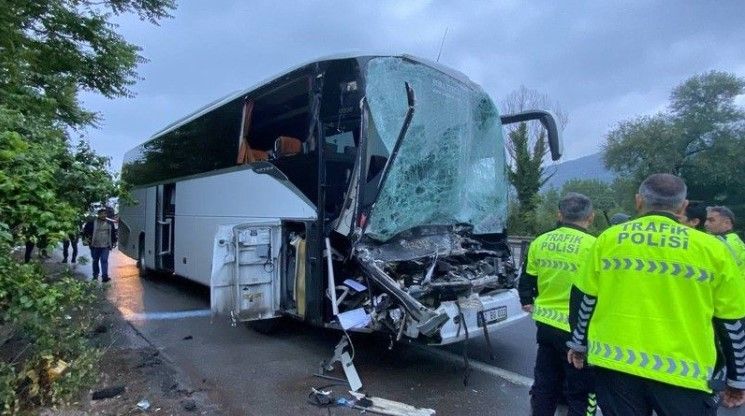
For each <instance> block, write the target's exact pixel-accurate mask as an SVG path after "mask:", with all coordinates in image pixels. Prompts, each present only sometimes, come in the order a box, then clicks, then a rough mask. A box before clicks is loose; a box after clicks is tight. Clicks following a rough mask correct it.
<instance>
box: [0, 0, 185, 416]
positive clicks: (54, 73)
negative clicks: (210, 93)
mask: <svg viewBox="0 0 745 416" xmlns="http://www.w3.org/2000/svg"><path fill="white" fill-rule="evenodd" d="M174 4H175V3H174V1H173V0H39V1H27V0H3V1H2V3H1V4H0V346H2V345H3V344H4V343H5V342H6V341H7V340H8V339H11V338H13V337H15V338H20V339H25V340H26V341H27V343H26V344H27V345H28V348H27V349H26V350H24V351H23V353H22V354H20V355H19V357H16V358H18V359H16V358H13V357H11V358H10V360H6V361H4V362H2V361H0V412H1V413H3V414H5V413H14V412H16V411H18V410H19V409H21V408H22V407H23V406H24V405H28V404H53V403H61V402H64V401H66V400H68V399H70V398H71V397H73V396H74V395H75V394H77V392H78V391H79V390H80V389H81V388H82V387H84V386H85V385H86V384H87V383H89V382H90V381H91V380H92V377H93V376H94V375H95V371H94V369H95V365H94V364H95V362H96V360H97V352H96V351H95V350H92V349H91V348H90V347H89V346H88V342H87V339H86V334H87V332H88V330H89V329H90V328H89V326H90V324H91V322H92V318H91V316H90V313H91V312H92V311H93V310H94V309H93V308H91V302H92V299H93V291H92V290H93V289H92V287H90V286H89V285H87V284H85V283H83V282H80V281H77V280H75V279H72V278H71V277H70V276H66V277H65V278H63V279H61V280H49V279H47V278H45V277H44V274H43V272H42V270H41V269H40V268H39V267H38V265H20V264H18V263H17V262H15V261H14V260H13V259H12V258H11V257H10V252H11V248H12V247H13V246H14V245H18V244H20V243H22V242H24V241H34V242H36V241H39V240H41V239H42V238H44V239H45V240H47V241H49V242H51V243H53V242H54V241H55V240H56V239H60V238H63V237H64V236H65V235H66V234H68V233H70V232H73V231H74V230H75V229H76V228H77V226H78V225H79V224H80V215H81V214H82V213H83V212H85V211H86V210H87V208H88V206H89V205H90V204H91V203H92V202H99V201H106V200H107V199H108V198H109V197H112V196H116V194H117V193H119V192H121V191H122V189H123V187H122V185H121V184H118V183H117V181H116V177H115V176H114V175H112V174H111V173H110V172H109V162H108V159H107V158H105V157H102V156H99V155H96V154H95V152H93V150H92V149H91V148H90V147H89V146H88V145H87V143H85V142H82V141H81V142H80V143H78V144H77V145H76V146H73V145H72V143H71V140H70V133H71V132H75V131H81V130H82V128H83V127H86V126H91V125H93V126H95V123H96V121H97V116H96V114H95V113H93V112H91V111H89V110H86V109H84V108H83V107H82V106H81V105H80V102H79V100H78V92H79V91H81V90H86V91H93V92H97V93H100V94H102V95H104V96H106V97H109V98H114V97H122V96H129V95H131V91H130V90H129V87H130V86H131V85H132V84H133V83H134V82H136V81H137V73H136V67H137V64H138V63H140V62H143V61H144V59H143V58H142V57H141V56H140V55H139V51H140V49H139V47H137V46H136V45H133V44H130V43H128V42H126V41H125V40H124V39H123V38H122V37H121V36H120V35H119V34H118V33H117V32H116V29H117V27H116V25H114V24H113V23H111V19H112V17H114V16H116V15H118V14H122V13H134V14H137V15H138V16H139V17H140V18H141V19H146V20H149V21H150V22H152V23H156V22H157V21H158V20H159V19H162V18H164V17H167V16H168V12H169V11H170V10H172V9H173V8H174ZM9 337H10V338H9ZM31 341H33V342H31Z"/></svg>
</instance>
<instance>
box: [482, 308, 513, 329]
mask: <svg viewBox="0 0 745 416" xmlns="http://www.w3.org/2000/svg"><path fill="white" fill-rule="evenodd" d="M505 319H507V307H506V306H498V307H496V308H492V309H485V310H483V311H482V312H481V316H480V317H479V320H478V321H479V326H480V327H482V326H484V325H489V324H493V323H495V322H500V321H504V320H505Z"/></svg>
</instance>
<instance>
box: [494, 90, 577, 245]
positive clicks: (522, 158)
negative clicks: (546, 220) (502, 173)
mask: <svg viewBox="0 0 745 416" xmlns="http://www.w3.org/2000/svg"><path fill="white" fill-rule="evenodd" d="M501 107H502V113H505V114H508V113H517V112H520V111H525V110H529V109H535V108H540V109H551V110H553V112H554V114H555V115H556V117H557V119H558V120H557V122H558V124H559V129H560V130H563V129H564V127H565V126H566V123H567V121H568V118H567V115H566V113H564V112H563V111H562V110H561V108H560V107H559V105H558V104H557V103H554V102H552V101H551V100H550V99H549V98H548V96H547V95H545V94H541V93H539V92H537V91H535V90H531V89H528V88H526V87H525V86H521V87H520V88H519V89H518V90H516V91H514V92H512V93H511V94H510V95H508V96H507V98H505V99H504V100H503V101H502V106H501ZM507 138H508V140H507V143H506V146H507V153H508V155H509V157H510V163H509V171H508V172H507V176H508V178H509V180H510V183H512V185H513V186H514V187H515V191H516V194H517V200H518V205H517V208H516V210H517V211H516V213H515V214H514V215H512V217H513V229H514V227H518V228H519V229H521V230H524V232H526V233H528V234H535V233H536V232H537V222H536V221H537V219H536V218H537V217H536V208H537V206H538V204H539V202H540V197H539V195H538V192H539V191H540V189H541V187H542V186H543V185H545V184H546V182H547V181H548V180H549V179H550V178H551V176H552V175H553V173H549V172H548V171H547V170H546V168H545V162H546V156H547V154H548V144H547V143H546V132H545V130H544V129H543V127H542V126H541V125H540V123H538V122H531V123H518V124H517V126H516V127H514V128H512V129H511V130H509V131H508V134H507ZM516 222H519V223H521V224H522V225H520V226H518V225H517V224H516Z"/></svg>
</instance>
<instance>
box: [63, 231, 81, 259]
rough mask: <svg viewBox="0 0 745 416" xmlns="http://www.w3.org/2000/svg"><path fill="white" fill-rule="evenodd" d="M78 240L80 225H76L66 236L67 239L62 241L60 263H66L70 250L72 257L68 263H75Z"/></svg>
mask: <svg viewBox="0 0 745 416" xmlns="http://www.w3.org/2000/svg"><path fill="white" fill-rule="evenodd" d="M78 240H80V223H77V224H76V226H75V229H74V230H73V231H72V232H71V233H70V234H68V235H67V238H66V239H64V240H63V241H62V263H67V259H68V257H69V254H70V248H72V257H70V262H71V263H75V262H76V261H77V258H78Z"/></svg>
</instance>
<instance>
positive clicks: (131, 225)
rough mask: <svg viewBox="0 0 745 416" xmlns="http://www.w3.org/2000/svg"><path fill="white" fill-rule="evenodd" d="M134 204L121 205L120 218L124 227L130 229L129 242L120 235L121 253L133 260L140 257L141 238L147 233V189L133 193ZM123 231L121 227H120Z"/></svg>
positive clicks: (136, 190)
mask: <svg viewBox="0 0 745 416" xmlns="http://www.w3.org/2000/svg"><path fill="white" fill-rule="evenodd" d="M132 197H133V198H134V202H133V203H132V204H131V205H127V204H121V206H120V207H119V218H120V219H121V222H122V224H123V225H126V227H127V228H128V229H129V236H128V238H127V241H126V242H125V241H123V239H122V238H121V235H120V239H119V251H121V252H122V253H124V254H126V255H127V256H128V257H130V258H132V259H135V260H136V259H137V256H138V255H139V252H138V250H139V248H140V247H139V236H140V233H141V232H144V231H145V207H146V206H147V192H146V191H145V189H135V190H133V191H132ZM120 229H121V225H120Z"/></svg>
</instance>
